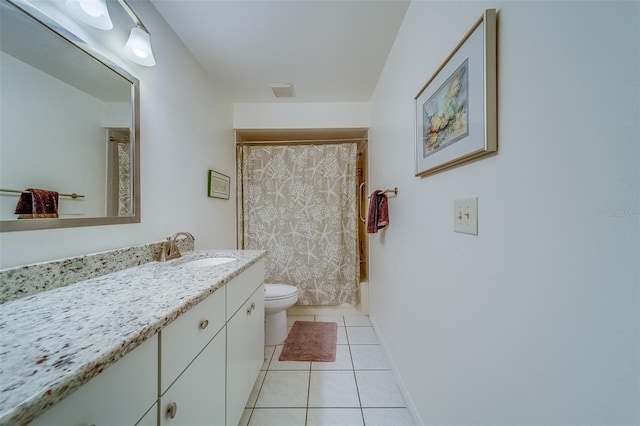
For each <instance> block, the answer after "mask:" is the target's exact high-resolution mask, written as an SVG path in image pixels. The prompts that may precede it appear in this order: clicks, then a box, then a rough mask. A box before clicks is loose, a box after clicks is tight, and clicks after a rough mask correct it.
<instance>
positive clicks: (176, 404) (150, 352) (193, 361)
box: [32, 259, 265, 426]
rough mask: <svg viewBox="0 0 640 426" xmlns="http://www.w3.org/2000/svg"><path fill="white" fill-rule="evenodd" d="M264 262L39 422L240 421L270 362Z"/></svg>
mask: <svg viewBox="0 0 640 426" xmlns="http://www.w3.org/2000/svg"><path fill="white" fill-rule="evenodd" d="M264 265H265V261H264V259H262V260H259V261H257V262H256V263H254V264H253V265H251V266H250V267H248V268H247V269H245V270H244V271H242V272H241V273H240V274H238V275H236V276H235V277H234V278H233V279H231V280H230V281H229V282H227V283H226V284H225V285H222V286H221V287H219V288H218V289H216V290H215V291H214V292H213V293H211V294H210V295H209V296H208V297H206V298H205V299H204V300H202V301H200V302H199V303H197V304H196V305H195V306H192V307H191V308H190V309H189V310H188V311H186V312H184V313H183V314H181V315H180V316H178V318H176V319H175V320H174V321H173V322H171V323H169V324H168V325H166V326H165V327H164V328H162V329H161V330H160V331H159V332H158V333H157V334H156V335H154V336H153V337H151V338H149V339H148V340H147V341H146V342H144V343H142V344H141V345H140V346H139V347H137V348H136V349H134V350H133V351H132V352H130V353H129V354H127V355H126V356H125V357H123V358H122V359H121V360H119V361H117V362H116V363H115V364H113V365H111V366H110V367H108V368H107V369H105V370H104V372H102V374H100V375H98V376H96V377H95V378H94V379H92V380H91V381H89V382H88V383H87V384H85V385H83V386H82V387H81V388H80V389H78V390H77V391H76V392H74V393H72V394H71V395H69V396H68V397H67V398H66V399H65V400H63V401H61V402H60V403H58V404H56V405H54V406H53V407H52V408H50V409H49V410H47V411H46V412H44V413H43V414H42V415H41V416H40V417H39V418H37V419H36V420H35V421H34V422H33V423H32V424H33V425H41V426H55V425H64V426H89V425H95V426H101V425H136V426H174V425H175V426H203V425H207V426H224V425H234V426H235V425H237V424H238V422H239V420H240V418H241V416H242V413H243V411H244V408H245V405H246V402H247V400H248V398H249V395H250V393H251V390H252V387H253V385H254V383H255V381H256V378H257V377H258V374H259V372H260V368H261V366H262V363H263V359H264V285H263V281H264V273H265V266H264ZM177 306H180V305H177Z"/></svg>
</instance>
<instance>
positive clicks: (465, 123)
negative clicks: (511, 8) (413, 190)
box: [415, 9, 498, 176]
mask: <svg viewBox="0 0 640 426" xmlns="http://www.w3.org/2000/svg"><path fill="white" fill-rule="evenodd" d="M496 54H497V41H496V11H495V9H487V10H486V11H485V12H484V14H483V15H482V16H481V17H480V19H479V20H478V21H477V22H476V23H475V24H474V25H473V27H472V28H471V29H470V30H469V32H468V33H467V34H466V35H465V36H464V38H463V39H462V40H461V41H460V43H458V45H457V46H456V48H455V49H454V50H453V52H451V54H450V55H449V57H448V58H447V59H445V61H444V63H443V64H442V65H441V66H440V68H438V70H437V71H436V72H435V74H434V75H433V76H432V77H431V79H429V81H427V83H426V84H425V85H424V87H423V88H422V89H421V90H420V92H419V93H418V94H417V95H416V97H415V102H416V105H415V107H416V147H415V150H416V152H415V157H416V170H415V172H416V176H426V175H430V174H433V173H437V172H440V171H442V170H445V169H448V168H450V167H453V166H457V165H459V164H461V163H464V162H467V161H469V160H472V159H475V158H478V157H481V156H483V155H487V154H490V153H493V152H496V151H497V149H498V135H497V132H498V118H497V76H496Z"/></svg>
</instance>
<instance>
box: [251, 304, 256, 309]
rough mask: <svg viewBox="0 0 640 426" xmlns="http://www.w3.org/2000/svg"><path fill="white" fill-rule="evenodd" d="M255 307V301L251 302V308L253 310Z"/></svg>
mask: <svg viewBox="0 0 640 426" xmlns="http://www.w3.org/2000/svg"><path fill="white" fill-rule="evenodd" d="M255 308H256V302H251V310H252V311H253V310H254V309H255Z"/></svg>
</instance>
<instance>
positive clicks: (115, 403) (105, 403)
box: [31, 335, 158, 426]
mask: <svg viewBox="0 0 640 426" xmlns="http://www.w3.org/2000/svg"><path fill="white" fill-rule="evenodd" d="M157 397H158V337H157V335H155V336H153V337H152V338H150V339H149V340H147V341H146V342H144V343H143V344H141V345H140V346H138V347H137V348H135V349H134V350H133V351H131V352H130V353H128V354H127V355H125V356H124V357H123V358H122V359H121V360H119V361H118V362H116V363H115V364H113V365H111V366H109V367H108V368H106V369H105V370H104V371H103V372H102V373H101V374H99V375H98V376H96V377H94V378H93V379H91V380H90V381H89V382H88V383H87V384H85V385H84V386H82V387H81V388H80V389H78V390H76V391H75V392H74V393H72V394H71V395H69V396H68V397H67V398H65V399H64V400H62V401H60V402H59V403H58V404H56V405H54V406H53V407H51V408H50V409H49V410H47V411H45V412H44V414H42V415H41V416H40V417H38V418H37V419H35V420H34V421H33V423H31V424H32V425H42V426H55V425H64V426H81V425H133V424H135V423H136V422H137V421H138V420H140V418H141V417H142V416H143V415H144V414H145V413H147V410H149V407H151V406H152V405H153V404H154V403H155V402H156V400H157ZM154 414H155V413H154ZM154 414H151V416H153V415H154Z"/></svg>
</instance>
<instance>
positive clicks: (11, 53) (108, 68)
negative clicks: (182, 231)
mask: <svg viewBox="0 0 640 426" xmlns="http://www.w3.org/2000/svg"><path fill="white" fill-rule="evenodd" d="M29 5H30V3H29V2H26V1H16V0H11V1H8V0H1V4H0V7H1V10H0V20H1V21H0V31H1V33H0V55H1V57H0V64H1V66H2V71H1V72H0V79H1V81H0V87H1V92H0V99H1V104H0V231H3V232H6V231H23V230H34V229H48V228H65V227H76V226H95V225H108V224H122V223H133V222H140V179H139V176H140V174H139V164H140V148H139V129H138V127H139V125H138V115H139V82H138V80H137V79H136V78H134V77H133V76H131V75H130V74H129V73H127V72H126V71H124V70H123V69H121V68H120V67H118V66H117V65H115V64H114V63H112V62H111V61H109V60H108V59H106V58H105V57H103V56H102V55H101V54H100V53H98V52H97V51H96V49H94V48H92V47H91V46H90V45H88V44H87V43H86V42H85V41H83V40H81V39H79V38H78V37H77V36H75V35H74V34H72V33H70V32H69V31H67V30H66V29H65V28H64V27H62V26H61V25H60V24H58V22H57V21H56V20H54V19H53V18H51V17H50V16H48V15H47V14H44V13H41V11H39V10H38V9H37V8H36V7H30V6H29ZM27 188H38V189H46V190H52V191H56V192H58V193H59V194H60V195H59V201H58V212H57V213H58V218H18V217H19V215H17V214H15V213H14V212H15V209H16V204H17V202H18V200H19V198H20V196H21V193H23V192H24V191H25V190H26V189H27ZM76 195H77V196H76ZM25 216H29V215H24V216H20V217H25ZM33 216H36V215H33Z"/></svg>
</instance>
